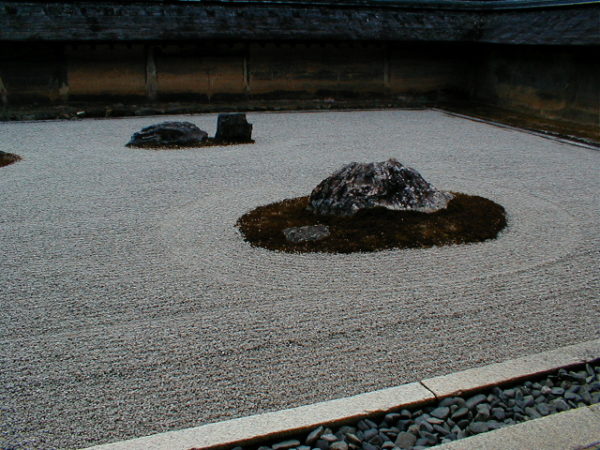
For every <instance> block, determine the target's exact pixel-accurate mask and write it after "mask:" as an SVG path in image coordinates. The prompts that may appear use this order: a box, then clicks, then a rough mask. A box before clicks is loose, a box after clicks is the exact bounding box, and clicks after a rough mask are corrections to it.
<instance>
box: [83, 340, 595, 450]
mask: <svg viewBox="0 0 600 450" xmlns="http://www.w3.org/2000/svg"><path fill="white" fill-rule="evenodd" d="M599 357H600V339H596V340H592V341H587V342H583V343H580V344H575V345H571V346H568V347H562V348H559V349H556V350H551V351H548V352H543V353H539V354H536V355H530V356H524V357H522V358H517V359H514V360H510V361H505V362H502V363H496V364H491V365H487V366H483V367H479V368H475V369H468V370H465V371H462V372H457V373H453V374H449V375H443V376H439V377H434V378H429V379H426V380H422V381H420V382H414V383H409V384H405V385H402V386H398V387H393V388H388V389H383V390H379V391H374V392H368V393H365V394H360V395H356V396H353V397H347V398H342V399H336V400H330V401H326V402H321V403H315V404H312V405H306V406H300V407H297V408H292V409H286V410H282V411H275V412H270V413H265V414H259V415H255V416H248V417H242V418H239V419H232V420H227V421H224V422H217V423H212V424H207V425H202V426H199V427H194V428H188V429H184V430H179V431H169V432H165V433H159V434H155V435H151V436H146V437H142V438H137V439H131V440H127V441H120V442H115V443H111V444H103V445H98V446H94V447H90V450H91V449H93V450H137V449H140V450H141V449H145V450H159V449H160V450H163V449H164V450H188V449H190V448H202V449H219V448H225V447H230V446H234V445H247V444H250V443H252V442H257V441H259V440H263V439H269V438H284V437H285V436H287V435H290V434H296V433H300V432H303V431H309V430H310V429H312V428H315V427H317V426H319V425H323V424H341V423H344V422H350V421H353V420H357V419H360V418H363V417H367V416H369V415H372V414H376V413H384V412H387V411H390V410H392V409H396V408H399V407H404V406H406V407H408V406H411V405H415V404H420V403H427V402H430V401H433V400H435V399H436V398H437V399H439V398H442V397H448V396H451V395H455V394H460V393H465V392H469V391H477V390H480V389H485V388H487V387H490V386H494V385H497V384H501V383H507V382H512V381H517V380H520V379H524V378H528V377H532V376H537V375H543V374H545V373H548V372H551V371H554V370H557V369H560V368H562V367H568V366H573V365H576V364H581V363H585V362H590V361H593V360H595V359H598V358H599ZM582 409H586V408H582ZM576 411H577V410H576ZM567 412H568V411H567ZM561 414H564V413H561ZM561 414H557V415H561ZM563 417H566V416H563ZM544 419H547V418H544ZM556 420H558V419H556ZM530 422H537V421H530ZM530 422H526V423H524V424H520V425H524V426H526V425H527V424H528V423H530ZM515 426H516V425H515ZM515 426H511V427H507V428H506V429H502V430H497V431H504V430H511V429H513V428H514V427H515ZM554 426H556V425H554ZM507 432H509V431H507ZM488 434H490V433H485V434H484V435H481V436H482V439H483V436H487V435H488ZM476 437H479V436H476ZM469 439H471V438H469ZM466 440H468V439H465V441H466ZM457 442H458V441H457ZM484 447H486V448H487V445H486V446H484ZM484 447H480V448H484ZM449 448H450V447H449ZM451 448H455V447H451ZM456 448H458V447H456ZM461 448H462V447H461Z"/></svg>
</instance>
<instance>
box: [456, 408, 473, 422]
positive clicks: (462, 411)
mask: <svg viewBox="0 0 600 450" xmlns="http://www.w3.org/2000/svg"><path fill="white" fill-rule="evenodd" d="M468 414H469V409H468V408H460V409H458V410H457V411H456V412H455V413H454V414H452V420H454V421H457V420H460V419H462V418H463V417H467V415H468Z"/></svg>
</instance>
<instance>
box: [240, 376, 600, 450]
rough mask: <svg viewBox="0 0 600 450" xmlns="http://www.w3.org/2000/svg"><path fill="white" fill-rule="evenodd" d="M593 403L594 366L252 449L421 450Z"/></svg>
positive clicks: (596, 397)
mask: <svg viewBox="0 0 600 450" xmlns="http://www.w3.org/2000/svg"><path fill="white" fill-rule="evenodd" d="M594 403H600V364H595V365H590V364H588V365H586V366H585V367H584V368H582V369H580V370H576V371H567V370H565V369H560V370H559V371H558V372H555V373H553V374H551V375H549V376H547V377H546V378H544V379H541V380H535V381H533V380H529V381H525V382H524V383H522V384H519V385H512V386H510V387H504V388H501V387H494V388H492V389H489V390H487V391H484V392H481V393H478V394H475V395H468V396H463V397H448V398H445V399H442V400H441V401H439V402H438V403H437V404H434V405H430V406H426V407H421V408H419V407H416V408H411V409H402V410H400V411H397V412H391V413H388V414H386V415H385V416H381V417H372V418H367V419H362V420H359V421H357V422H355V423H351V424H348V425H344V426H341V427H338V428H334V427H327V426H319V427H317V428H315V429H313V430H312V431H310V433H307V434H305V435H302V436H298V437H296V438H291V439H287V440H285V441H281V442H272V443H269V444H265V445H262V446H260V447H258V450H288V449H297V450H315V449H319V450H359V449H362V450H380V449H389V450H400V449H423V448H427V447H431V446H434V445H438V444H441V443H446V442H451V441H454V440H457V439H461V438H465V437H468V436H472V435H475V434H479V433H484V432H486V431H491V430H495V429H498V428H502V427H505V426H508V425H512V424H516V423H519V422H523V421H526V420H530V419H537V418H540V417H543V416H547V415H549V414H552V413H557V412H562V411H566V410H568V409H571V408H577V407H581V406H586V405H591V404H594ZM236 450H243V449H242V447H236Z"/></svg>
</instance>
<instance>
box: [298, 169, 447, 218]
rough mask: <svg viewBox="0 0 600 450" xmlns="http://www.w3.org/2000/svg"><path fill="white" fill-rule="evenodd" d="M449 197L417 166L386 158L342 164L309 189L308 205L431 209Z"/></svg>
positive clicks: (334, 209) (317, 208)
mask: <svg viewBox="0 0 600 450" xmlns="http://www.w3.org/2000/svg"><path fill="white" fill-rule="evenodd" d="M452 198H453V195H452V194H450V193H449V192H443V191H439V190H437V189H436V188H434V187H433V186H432V185H431V184H429V183H428V182H427V181H425V180H424V179H423V177H422V176H421V175H420V174H419V172H417V171H416V170H414V169H411V168H409V167H405V166H403V165H402V164H400V163H399V162H398V161H397V160H395V159H389V160H388V161H383V162H375V163H356V162H353V163H350V164H348V165H345V166H344V167H342V168H341V169H340V170H338V171H337V172H335V173H334V174H333V175H331V176H330V177H328V178H326V179H325V180H323V181H322V182H321V183H320V184H319V185H318V186H317V187H316V188H315V189H314V190H313V191H312V193H311V194H310V199H309V206H308V207H309V209H310V210H312V211H313V212H314V213H315V214H320V215H334V216H352V215H354V214H355V213H356V212H357V211H359V210H361V209H367V208H376V207H384V208H387V209H392V210H400V211H420V212H427V213H431V212H435V211H438V210H440V209H444V208H446V206H448V202H449V201H450V200H452Z"/></svg>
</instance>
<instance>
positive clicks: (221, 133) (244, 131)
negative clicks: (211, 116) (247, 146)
mask: <svg viewBox="0 0 600 450" xmlns="http://www.w3.org/2000/svg"><path fill="white" fill-rule="evenodd" d="M215 141H219V142H254V141H253V140H252V124H251V123H248V121H247V120H246V114H243V113H235V114H219V117H218V118H217V134H216V135H215Z"/></svg>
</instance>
